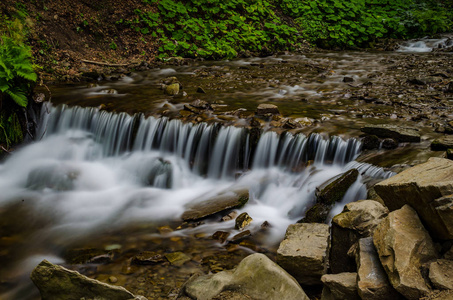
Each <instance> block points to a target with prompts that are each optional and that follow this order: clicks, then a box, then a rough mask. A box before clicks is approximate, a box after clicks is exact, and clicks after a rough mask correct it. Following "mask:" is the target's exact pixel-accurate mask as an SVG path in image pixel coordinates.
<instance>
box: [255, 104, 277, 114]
mask: <svg viewBox="0 0 453 300" xmlns="http://www.w3.org/2000/svg"><path fill="white" fill-rule="evenodd" d="M255 114H256V115H257V116H265V115H267V114H270V115H279V114H280V111H279V110H278V107H277V105H274V104H260V105H258V108H257V109H256V112H255Z"/></svg>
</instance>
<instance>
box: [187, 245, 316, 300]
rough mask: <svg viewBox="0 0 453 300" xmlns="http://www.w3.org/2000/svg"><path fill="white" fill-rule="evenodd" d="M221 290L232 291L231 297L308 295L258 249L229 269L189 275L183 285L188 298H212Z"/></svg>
mask: <svg viewBox="0 0 453 300" xmlns="http://www.w3.org/2000/svg"><path fill="white" fill-rule="evenodd" d="M224 291H234V292H236V293H237V294H236V295H237V296H238V298H233V299H266V300H281V299H298V300H308V299H309V298H308V297H307V295H306V294H305V292H304V291H303V289H302V288H301V287H300V285H299V284H298V283H297V281H296V280H295V279H294V278H293V277H292V276H291V275H289V274H288V273H287V272H286V271H285V270H283V269H282V268H281V267H279V266H278V265H277V264H276V263H274V262H273V261H272V260H270V259H269V258H268V257H267V256H265V255H264V254H259V253H255V254H252V255H249V256H247V257H246V258H244V259H243V260H242V261H241V262H240V263H239V265H237V267H236V268H235V269H233V270H227V271H222V272H219V273H216V274H214V275H212V274H211V275H202V276H199V277H192V278H191V279H189V281H188V282H186V284H185V285H184V287H183V292H184V293H185V294H186V295H188V296H189V297H191V298H192V299H213V298H215V297H218V296H219V295H220V294H221V293H222V292H224ZM216 299H220V298H216ZM221 299H224V298H221Z"/></svg>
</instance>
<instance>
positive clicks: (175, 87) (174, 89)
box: [163, 83, 179, 96]
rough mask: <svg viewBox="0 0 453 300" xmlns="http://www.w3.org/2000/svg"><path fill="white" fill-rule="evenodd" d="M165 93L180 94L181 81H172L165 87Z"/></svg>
mask: <svg viewBox="0 0 453 300" xmlns="http://www.w3.org/2000/svg"><path fill="white" fill-rule="evenodd" d="M163 90H164V93H165V94H166V95H169V96H175V95H177V94H179V83H172V84H170V85H165V86H164V87H163Z"/></svg>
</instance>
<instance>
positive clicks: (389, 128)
mask: <svg viewBox="0 0 453 300" xmlns="http://www.w3.org/2000/svg"><path fill="white" fill-rule="evenodd" d="M361 130H362V132H365V133H368V134H373V135H376V136H378V137H381V138H393V139H395V140H397V141H398V142H402V143H404V142H410V143H418V142H420V134H419V133H418V131H417V130H415V129H413V128H404V127H401V126H396V125H388V124H381V125H366V126H365V127H363V128H361Z"/></svg>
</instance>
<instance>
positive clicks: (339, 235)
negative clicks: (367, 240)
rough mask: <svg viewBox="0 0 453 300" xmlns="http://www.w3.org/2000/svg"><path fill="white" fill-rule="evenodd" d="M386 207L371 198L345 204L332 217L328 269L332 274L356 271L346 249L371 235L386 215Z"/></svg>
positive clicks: (352, 259) (353, 261)
mask: <svg viewBox="0 0 453 300" xmlns="http://www.w3.org/2000/svg"><path fill="white" fill-rule="evenodd" d="M387 214H388V209H387V208H386V207H385V206H383V205H382V204H380V203H379V202H376V201H373V200H360V201H357V202H351V203H349V204H346V205H345V207H344V209H343V212H342V213H341V214H339V215H336V216H335V217H334V218H333V219H332V247H331V249H330V271H331V272H332V273H334V274H336V273H342V272H353V271H356V270H357V269H356V265H355V260H354V258H351V257H349V256H348V255H347V254H348V251H349V249H350V248H351V247H352V245H354V244H355V243H357V241H358V240H359V239H360V238H364V237H368V236H371V235H372V234H373V232H374V229H375V228H376V226H377V225H378V224H379V223H380V222H381V221H382V220H383V219H384V218H385V217H386V216H387Z"/></svg>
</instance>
